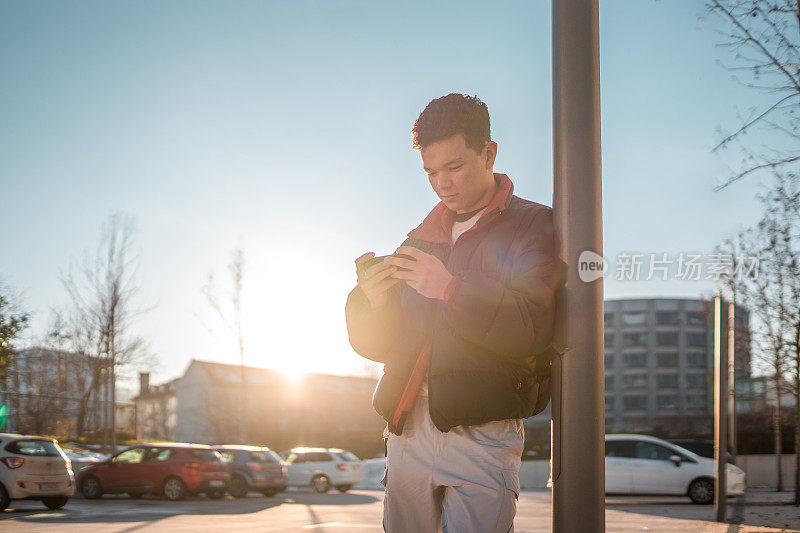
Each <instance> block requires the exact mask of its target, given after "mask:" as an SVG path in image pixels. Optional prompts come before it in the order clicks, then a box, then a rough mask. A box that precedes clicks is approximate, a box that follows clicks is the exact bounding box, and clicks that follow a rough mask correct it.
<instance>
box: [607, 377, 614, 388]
mask: <svg viewBox="0 0 800 533" xmlns="http://www.w3.org/2000/svg"><path fill="white" fill-rule="evenodd" d="M613 388H614V376H608V375H607V376H606V389H613Z"/></svg>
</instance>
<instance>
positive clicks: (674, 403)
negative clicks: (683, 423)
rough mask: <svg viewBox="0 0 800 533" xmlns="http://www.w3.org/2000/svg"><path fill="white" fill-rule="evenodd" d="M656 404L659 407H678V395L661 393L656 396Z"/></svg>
mask: <svg viewBox="0 0 800 533" xmlns="http://www.w3.org/2000/svg"><path fill="white" fill-rule="evenodd" d="M676 377H677V376H676ZM656 406H657V407H658V408H659V409H677V408H678V396H677V395H676V394H659V395H658V396H657V397H656Z"/></svg>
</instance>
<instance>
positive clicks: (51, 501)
mask: <svg viewBox="0 0 800 533" xmlns="http://www.w3.org/2000/svg"><path fill="white" fill-rule="evenodd" d="M68 501H69V496H48V497H47V498H42V503H43V504H45V505H46V506H47V508H48V509H53V510H55V509H61V508H62V507H64V506H65V505H67V502H68Z"/></svg>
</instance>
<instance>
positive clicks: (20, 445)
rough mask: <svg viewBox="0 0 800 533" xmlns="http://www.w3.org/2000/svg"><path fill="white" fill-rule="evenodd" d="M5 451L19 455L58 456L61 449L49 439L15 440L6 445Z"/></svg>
mask: <svg viewBox="0 0 800 533" xmlns="http://www.w3.org/2000/svg"><path fill="white" fill-rule="evenodd" d="M6 451H8V452H11V453H18V454H20V455H38V456H42V457H58V456H60V455H61V451H60V450H59V449H58V446H57V445H56V443H54V442H53V441H51V440H33V439H31V440H15V441H13V442H9V443H8V445H6Z"/></svg>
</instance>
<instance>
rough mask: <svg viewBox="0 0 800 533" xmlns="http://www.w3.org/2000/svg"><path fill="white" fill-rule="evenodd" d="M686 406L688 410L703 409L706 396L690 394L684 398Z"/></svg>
mask: <svg viewBox="0 0 800 533" xmlns="http://www.w3.org/2000/svg"><path fill="white" fill-rule="evenodd" d="M686 406H687V407H688V408H689V409H705V408H706V407H707V405H706V395H705V394H690V395H689V396H687V397H686Z"/></svg>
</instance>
